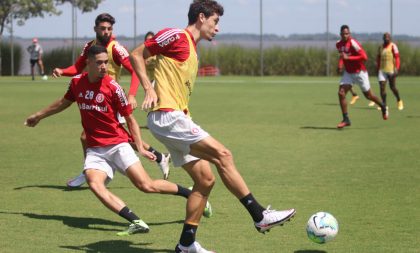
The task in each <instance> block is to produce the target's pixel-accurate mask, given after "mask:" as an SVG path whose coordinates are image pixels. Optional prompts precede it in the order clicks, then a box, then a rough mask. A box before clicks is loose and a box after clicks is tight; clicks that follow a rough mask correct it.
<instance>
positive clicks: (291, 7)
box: [4, 0, 420, 38]
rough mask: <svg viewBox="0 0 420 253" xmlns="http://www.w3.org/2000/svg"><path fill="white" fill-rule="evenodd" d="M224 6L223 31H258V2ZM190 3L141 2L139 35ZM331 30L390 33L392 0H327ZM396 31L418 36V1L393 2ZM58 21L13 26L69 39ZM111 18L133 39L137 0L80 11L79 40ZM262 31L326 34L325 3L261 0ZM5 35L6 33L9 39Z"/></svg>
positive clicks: (63, 19) (66, 23) (176, 21)
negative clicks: (100, 19)
mask: <svg viewBox="0 0 420 253" xmlns="http://www.w3.org/2000/svg"><path fill="white" fill-rule="evenodd" d="M219 2H220V3H221V4H222V5H223V6H224V8H225V15H224V16H223V17H222V19H221V21H220V32H221V33H256V34H258V33H259V30H260V25H259V19H260V18H259V6H260V1H259V0H219ZM190 3H191V0H137V10H136V11H137V12H136V13H137V35H140V34H144V33H145V32H146V31H148V30H152V31H158V30H160V29H162V28H165V27H178V28H184V27H185V26H186V24H187V13H188V6H189V4H190ZM329 6H330V31H331V32H334V33H338V30H339V27H340V25H342V24H348V25H349V26H350V28H351V30H352V31H353V32H385V31H389V30H390V0H329ZM393 7H394V8H393V17H394V18H393V20H394V22H393V33H394V34H408V35H414V36H420V29H419V28H418V27H417V25H418V24H420V15H419V14H418V11H419V10H420V1H419V0H393ZM59 9H60V10H62V11H63V14H62V15H61V16H58V17H55V16H53V17H46V18H35V19H30V20H28V21H27V22H26V24H25V25H24V26H17V25H16V24H15V25H14V34H15V36H20V37H24V38H31V37H71V31H72V29H71V8H70V5H69V4H65V5H63V6H62V7H60V8H59ZM102 12H108V13H110V14H112V15H113V16H114V17H115V18H116V20H117V23H116V24H115V25H114V33H115V34H116V35H117V36H118V35H125V36H133V34H134V25H133V20H134V18H133V16H134V12H133V0H105V1H104V2H103V3H102V4H101V5H100V6H99V8H98V9H97V10H95V11H93V12H91V13H85V14H81V13H80V12H78V22H77V34H78V37H92V36H93V26H94V19H95V17H96V16H97V15H98V14H99V13H102ZM263 12H264V18H263V19H264V21H263V22H264V26H263V32H264V33H270V34H277V35H290V34H304V33H322V32H325V31H326V23H325V20H326V18H325V15H326V0H263ZM8 34H9V33H8V31H5V33H4V35H6V36H7V35H8Z"/></svg>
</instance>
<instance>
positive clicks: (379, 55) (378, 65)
mask: <svg viewBox="0 0 420 253" xmlns="http://www.w3.org/2000/svg"><path fill="white" fill-rule="evenodd" d="M376 68H377V70H379V69H380V68H381V47H379V48H378V54H377V55H376Z"/></svg>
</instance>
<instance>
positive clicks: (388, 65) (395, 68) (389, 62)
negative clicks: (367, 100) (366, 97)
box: [376, 33, 404, 111]
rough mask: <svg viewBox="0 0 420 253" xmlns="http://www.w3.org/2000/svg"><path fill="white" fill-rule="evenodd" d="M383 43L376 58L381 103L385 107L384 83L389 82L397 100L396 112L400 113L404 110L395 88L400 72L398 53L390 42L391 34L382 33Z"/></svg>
mask: <svg viewBox="0 0 420 253" xmlns="http://www.w3.org/2000/svg"><path fill="white" fill-rule="evenodd" d="M383 41H384V43H383V44H382V45H381V46H380V47H379V49H378V55H377V58H376V67H377V70H378V79H379V85H380V89H381V98H382V102H383V103H384V104H385V105H386V82H387V81H389V87H390V88H391V90H392V92H393V93H394V96H395V98H396V99H397V106H398V110H400V111H401V110H403V109H404V104H403V101H402V100H401V98H400V93H399V92H398V89H397V87H396V79H397V75H398V72H399V70H400V53H399V51H398V47H397V45H396V44H395V43H393V42H392V41H391V34H389V33H384V36H383Z"/></svg>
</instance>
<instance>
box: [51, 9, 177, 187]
mask: <svg viewBox="0 0 420 253" xmlns="http://www.w3.org/2000/svg"><path fill="white" fill-rule="evenodd" d="M114 23H115V19H114V17H113V16H111V15H110V14H108V13H102V14H99V15H98V16H97V17H96V19H95V27H94V30H95V33H96V39H95V40H92V41H90V42H88V43H86V44H85V47H84V48H83V51H82V54H81V55H80V57H79V58H78V59H77V60H76V63H75V64H74V65H72V66H70V67H67V68H65V69H60V68H55V69H54V70H53V77H60V76H62V75H63V76H74V75H77V74H80V73H81V72H82V71H83V69H84V68H85V67H86V59H87V51H88V50H89V48H90V47H91V46H93V45H102V46H104V47H105V48H106V49H107V51H108V55H109V64H108V75H110V76H111V77H112V78H114V80H116V81H117V82H118V81H119V80H120V73H121V70H122V68H123V67H124V68H125V69H126V70H127V71H128V72H129V73H130V74H131V84H130V90H129V93H128V94H129V95H128V102H129V104H130V105H131V106H132V107H133V109H135V108H136V107H137V102H136V98H135V96H136V93H137V89H138V87H139V79H138V78H137V76H136V73H135V72H134V71H133V68H132V67H131V63H130V59H129V54H128V51H127V50H126V49H125V48H124V47H123V46H122V45H121V44H119V43H118V41H116V40H115V37H114V36H113V34H112V32H113V25H114ZM122 120H123V119H122ZM80 141H81V143H82V147H83V154H84V155H86V136H85V132H82V134H81V137H80ZM143 144H144V145H145V148H146V149H148V150H149V151H151V152H153V153H154V154H155V155H156V157H157V159H156V162H157V163H158V165H159V168H160V170H161V171H162V174H163V178H164V179H167V178H168V176H169V161H170V155H165V154H162V153H160V152H158V151H157V150H155V149H153V148H152V147H151V146H150V145H148V144H147V143H145V142H143ZM85 182H86V180H85V176H84V174H83V173H81V174H80V175H78V176H76V177H74V178H72V179H70V180H68V181H67V186H69V187H79V186H81V185H83V184H84V183H85Z"/></svg>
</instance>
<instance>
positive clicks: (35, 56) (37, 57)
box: [26, 38, 48, 81]
mask: <svg viewBox="0 0 420 253" xmlns="http://www.w3.org/2000/svg"><path fill="white" fill-rule="evenodd" d="M26 51H28V53H29V54H30V59H29V63H30V64H31V75H32V81H34V80H35V65H38V68H39V72H40V74H41V76H42V79H43V80H47V78H48V77H47V76H46V75H45V72H44V63H43V62H42V54H43V53H44V50H42V46H41V45H40V44H39V43H38V39H37V38H33V39H32V45H30V46H29V47H28V48H27V49H26Z"/></svg>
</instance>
